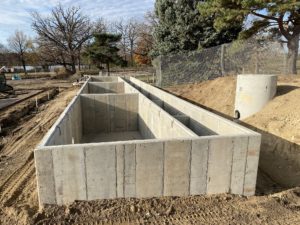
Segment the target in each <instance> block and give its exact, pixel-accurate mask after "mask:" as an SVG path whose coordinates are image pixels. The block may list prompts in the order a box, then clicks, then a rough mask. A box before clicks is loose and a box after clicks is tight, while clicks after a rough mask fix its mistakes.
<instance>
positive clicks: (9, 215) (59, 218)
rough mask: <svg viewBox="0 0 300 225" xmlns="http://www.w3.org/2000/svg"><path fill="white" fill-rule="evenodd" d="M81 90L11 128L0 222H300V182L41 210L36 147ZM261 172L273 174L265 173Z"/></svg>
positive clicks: (1, 157) (226, 105)
mask: <svg viewBox="0 0 300 225" xmlns="http://www.w3.org/2000/svg"><path fill="white" fill-rule="evenodd" d="M228 79H229V81H230V79H232V80H233V78H228ZM210 82H214V81H210ZM220 82H221V81H220ZM222 82H223V81H222ZM231 83H233V82H228V81H227V82H226V81H224V84H225V86H227V85H228V86H230V85H232V87H233V86H234V84H231ZM34 85H36V84H33V86H34ZM199 85H200V86H201V85H203V84H199ZM215 85H218V84H217V82H216V84H215ZM215 85H211V86H210V85H209V83H206V84H205V85H204V86H202V87H207V88H208V87H209V89H213V90H214V91H212V92H211V94H210V95H215V97H213V96H212V97H210V96H207V97H208V98H210V99H211V101H215V98H216V97H217V96H216V94H214V93H217V92H219V88H221V89H222V88H224V86H222V85H220V86H217V87H215ZM54 86H55V84H54ZM28 87H29V86H28ZM218 87H219V88H218ZM233 89H234V88H233ZM233 89H231V91H232V90H233ZM77 90H78V89H76V88H66V89H64V90H63V91H61V92H60V93H59V94H58V95H56V96H55V97H54V99H52V100H50V101H46V102H44V103H43V104H41V105H40V107H39V110H38V111H32V112H28V113H27V115H24V116H22V117H21V118H19V119H18V120H16V122H15V123H14V124H11V127H8V128H7V130H6V133H5V134H4V135H3V136H4V137H2V147H1V148H0V224H300V188H294V189H289V190H286V191H281V192H277V193H274V189H273V191H272V192H273V193H272V194H268V195H267V194H265V193H264V196H255V197H250V198H245V197H241V196H233V195H213V196H194V197H164V198H151V199H116V200H99V201H91V202H84V201H77V202H74V203H73V204H71V205H67V206H45V208H44V209H40V210H39V208H38V197H37V191H36V177H35V168H34V155H33V150H34V148H35V146H36V145H37V144H38V143H39V142H40V141H41V139H42V137H43V136H44V135H45V133H46V132H47V130H48V129H49V128H50V127H51V125H52V124H53V123H54V122H55V121H56V119H57V118H58V116H59V115H60V113H61V112H62V111H63V110H64V108H65V107H66V105H67V104H68V102H69V101H70V100H71V99H72V98H73V96H74V95H75V93H76V92H77ZM199 90H200V89H198V88H197V89H194V92H197V93H198V96H199V99H201V98H202V97H201V96H202V95H206V94H208V93H206V92H205V91H201V92H200V94H199ZM174 91H175V90H174ZM180 91H181V90H180ZM185 91H186V93H187V91H188V90H185ZM227 91H230V90H229V89H227ZM289 93H290V92H289ZM208 95H209V94H208ZM196 97H197V96H196ZM223 97H224V95H223ZM226 97H227V95H226ZM217 98H218V97H217ZM192 99H195V97H193V98H192ZM203 99H204V100H205V97H203ZM298 99H299V98H298ZM230 101H231V99H230V98H228V99H227V100H223V99H222V98H220V99H219V101H218V100H216V101H215V102H216V106H218V107H220V108H221V109H224V112H225V110H228V111H227V112H231V111H230V107H231V106H232V104H233V103H232V102H231V103H230ZM206 104H209V101H208V100H207V102H206ZM230 104H231V105H230ZM219 105H223V106H222V107H221V106H219ZM210 106H211V105H210ZM11 110H12V111H13V110H14V109H11ZM217 110H219V108H218V109H217ZM3 113H6V114H7V113H8V112H3ZM3 115H4V114H1V113H0V116H1V117H0V118H3ZM260 176H262V177H265V179H264V180H267V179H269V178H268V177H267V176H265V175H264V174H263V173H262V174H261V175H260ZM272 185H273V184H272ZM264 187H265V188H266V186H264Z"/></svg>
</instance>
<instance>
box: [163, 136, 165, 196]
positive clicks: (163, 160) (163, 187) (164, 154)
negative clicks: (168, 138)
mask: <svg viewBox="0 0 300 225" xmlns="http://www.w3.org/2000/svg"><path fill="white" fill-rule="evenodd" d="M164 192H165V142H163V173H162V196H163V195H164Z"/></svg>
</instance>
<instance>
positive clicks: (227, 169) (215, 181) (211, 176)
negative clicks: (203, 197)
mask: <svg viewBox="0 0 300 225" xmlns="http://www.w3.org/2000/svg"><path fill="white" fill-rule="evenodd" d="M232 150H233V139H232V138H229V137H226V138H213V139H210V140H209V156H208V172H207V193H208V194H217V193H228V192H229V189H230V179H231V165H232V154H233V152H232Z"/></svg>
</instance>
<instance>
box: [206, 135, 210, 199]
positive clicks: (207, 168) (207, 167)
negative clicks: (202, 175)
mask: <svg viewBox="0 0 300 225" xmlns="http://www.w3.org/2000/svg"><path fill="white" fill-rule="evenodd" d="M207 142H208V144H207V146H208V148H207V165H206V193H205V194H207V193H208V182H209V180H208V170H209V153H210V145H211V142H210V140H208V141H207Z"/></svg>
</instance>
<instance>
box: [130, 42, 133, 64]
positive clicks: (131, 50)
mask: <svg viewBox="0 0 300 225" xmlns="http://www.w3.org/2000/svg"><path fill="white" fill-rule="evenodd" d="M130 58H131V66H132V67H133V42H131V43H130Z"/></svg>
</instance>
